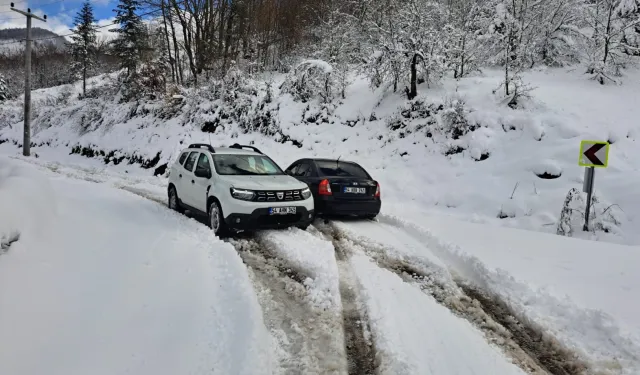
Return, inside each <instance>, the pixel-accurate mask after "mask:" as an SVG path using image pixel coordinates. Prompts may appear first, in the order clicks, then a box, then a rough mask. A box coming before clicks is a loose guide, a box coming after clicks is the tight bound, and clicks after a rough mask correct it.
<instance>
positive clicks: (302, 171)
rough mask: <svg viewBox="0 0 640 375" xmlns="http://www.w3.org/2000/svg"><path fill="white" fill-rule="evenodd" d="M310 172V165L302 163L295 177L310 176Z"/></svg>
mask: <svg viewBox="0 0 640 375" xmlns="http://www.w3.org/2000/svg"><path fill="white" fill-rule="evenodd" d="M310 171H311V166H309V164H307V163H302V164H300V167H299V168H298V170H297V171H296V173H294V176H297V177H305V176H309V174H310V173H309V172H310Z"/></svg>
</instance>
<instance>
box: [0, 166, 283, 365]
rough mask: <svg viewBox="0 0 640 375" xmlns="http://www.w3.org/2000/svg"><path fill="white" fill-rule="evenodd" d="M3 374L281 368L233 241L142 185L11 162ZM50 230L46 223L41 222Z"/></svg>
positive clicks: (5, 217)
mask: <svg viewBox="0 0 640 375" xmlns="http://www.w3.org/2000/svg"><path fill="white" fill-rule="evenodd" d="M0 175H1V176H2V178H0V184H1V187H0V191H1V194H0V197H1V199H2V200H1V201H0V218H1V219H2V222H1V223H0V233H3V236H4V234H5V233H12V232H13V231H16V230H17V231H19V233H20V238H19V240H17V241H16V242H13V243H12V244H11V246H10V247H8V248H7V249H6V250H3V252H4V253H3V254H2V255H0V332H2V334H0V373H2V374H25V375H27V374H34V375H35V374H42V373H43V372H46V373H49V374H89V373H91V374H124V373H135V374H204V373H208V374H210V373H214V374H258V373H259V374H271V373H273V371H274V370H273V369H274V367H273V365H274V363H272V358H273V352H272V344H271V338H270V336H269V334H268V332H267V330H266V328H265V326H264V323H263V320H262V315H261V310H260V307H259V305H258V301H257V298H256V296H255V293H254V290H253V287H252V285H251V283H250V281H249V278H248V275H247V270H246V268H245V267H244V266H243V264H242V262H241V260H240V258H239V257H238V255H237V254H236V252H235V250H234V249H233V247H231V246H230V245H228V244H225V243H223V242H222V241H220V240H218V239H217V238H215V237H214V236H213V235H212V234H211V232H210V231H208V230H207V229H206V228H205V227H203V226H202V225H200V224H198V223H195V222H193V221H192V220H189V219H186V218H184V217H180V216H178V215H177V214H175V213H173V212H171V211H169V210H167V209H166V208H164V207H162V206H160V205H158V204H156V203H153V202H150V201H148V200H146V199H143V198H141V197H138V196H136V195H133V194H131V193H128V192H125V191H122V190H118V189H113V188H111V187H105V186H101V185H100V184H94V183H90V182H86V181H80V180H75V179H68V178H66V177H62V176H60V175H58V174H54V173H50V172H49V173H47V172H46V171H41V170H36V169H35V168H34V167H33V166H30V165H28V164H26V163H24V162H22V161H15V160H9V159H7V158H6V157H2V158H0ZM38 227H39V228H38Z"/></svg>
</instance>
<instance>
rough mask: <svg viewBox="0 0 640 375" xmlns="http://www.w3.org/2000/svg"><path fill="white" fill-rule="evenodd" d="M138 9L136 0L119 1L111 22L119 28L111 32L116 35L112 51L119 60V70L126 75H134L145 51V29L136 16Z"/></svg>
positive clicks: (139, 18)
mask: <svg viewBox="0 0 640 375" xmlns="http://www.w3.org/2000/svg"><path fill="white" fill-rule="evenodd" d="M139 7H140V2H139V1H138V0H120V2H119V4H118V6H117V8H116V9H115V12H116V17H115V20H114V21H113V22H114V23H115V24H118V25H119V27H118V28H116V29H112V30H111V31H112V32H115V33H117V34H118V37H117V38H116V39H115V40H114V41H113V51H114V53H115V54H116V56H118V57H119V58H120V61H121V68H123V69H126V70H127V73H128V75H132V74H135V73H136V69H137V67H138V66H139V64H140V61H141V60H142V55H143V53H144V52H145V51H146V50H147V32H146V28H145V26H144V24H143V23H142V18H141V17H140V16H139V15H137V14H136V12H137V10H138V8H139Z"/></svg>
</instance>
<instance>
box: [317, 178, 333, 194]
mask: <svg viewBox="0 0 640 375" xmlns="http://www.w3.org/2000/svg"><path fill="white" fill-rule="evenodd" d="M318 194H320V195H332V194H333V193H332V192H331V185H330V184H329V180H322V181H321V182H320V186H319V187H318Z"/></svg>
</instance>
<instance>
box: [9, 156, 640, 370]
mask: <svg viewBox="0 0 640 375" xmlns="http://www.w3.org/2000/svg"><path fill="white" fill-rule="evenodd" d="M33 164H36V165H39V166H40V168H39V169H40V170H39V171H38V170H35V168H34V167H33V166H28V165H26V164H25V163H24V162H22V161H13V160H11V161H9V160H8V159H0V177H4V179H2V181H0V205H4V206H3V208H4V207H10V208H11V209H12V210H15V211H16V212H18V208H19V207H22V206H21V205H19V204H16V201H15V200H14V201H11V200H10V199H5V200H3V199H1V198H3V197H6V196H7V195H3V194H2V193H4V191H10V192H12V194H13V195H14V197H16V199H17V200H20V199H22V200H24V199H26V198H27V197H29V196H31V195H33V194H37V191H34V190H33V185H34V184H33V183H32V181H34V180H33V178H39V180H37V182H38V183H37V184H36V185H38V186H40V185H42V189H41V190H42V193H43V195H44V196H46V197H47V199H35V200H34V201H33V202H28V201H27V203H30V204H27V205H26V208H27V210H23V211H21V212H20V215H16V220H15V221H11V220H9V221H7V220H4V219H6V218H7V216H6V215H5V216H2V215H0V237H3V238H8V235H7V234H11V233H14V234H15V233H18V234H19V236H18V237H19V238H18V240H17V241H15V242H13V243H12V244H11V245H10V247H8V250H5V251H6V253H4V254H3V255H0V374H4V373H11V374H14V373H15V374H36V373H40V372H41V371H42V369H45V368H46V369H47V372H48V373H52V374H63V373H64V374H75V373H78V374H80V373H92V374H93V373H96V374H101V373H105V374H106V373H110V374H121V373H128V372H132V373H136V374H143V375H144V374H154V375H155V374H165V373H166V374H175V373H194V374H203V373H214V374H215V373H220V374H260V373H265V374H267V373H270V374H299V373H317V374H369V373H371V374H373V373H376V374H406V375H410V374H411V375H412V374H445V375H475V374H523V373H529V374H548V373H551V374H556V373H557V374H580V375H582V374H584V375H588V374H591V373H594V372H593V371H596V370H597V371H600V372H598V373H599V374H607V375H609V374H612V375H613V374H615V375H619V374H625V375H626V374H636V373H637V372H634V371H635V370H636V369H640V367H638V363H639V362H638V360H637V358H636V357H635V356H634V355H633V353H630V352H629V350H625V349H624V348H625V347H626V348H627V349H629V348H633V347H634V345H636V344H635V343H633V342H632V341H633V337H632V336H629V337H628V335H626V333H625V332H619V331H617V328H613V329H607V328H606V327H600V326H598V325H596V324H595V323H594V324H591V323H589V322H588V321H587V322H584V321H583V322H582V324H578V323H576V325H575V326H574V327H570V326H563V325H561V323H562V322H563V320H562V319H565V320H566V319H569V317H579V316H582V315H581V314H584V313H585V312H584V311H585V310H581V309H580V307H579V306H570V305H569V304H568V303H567V304H565V305H562V306H559V307H558V308H556V309H555V310H553V309H547V308H546V307H548V306H549V303H551V302H553V301H554V299H552V298H551V297H550V296H547V295H546V294H545V293H543V292H541V291H537V292H536V290H535V289H532V288H534V287H535V286H536V285H540V284H541V283H542V282H543V281H544V280H546V279H536V278H535V277H534V276H536V275H537V274H538V273H536V272H535V270H531V272H525V271H526V270H520V271H518V269H517V267H515V266H517V265H518V264H519V263H518V262H516V261H517V260H518V259H519V258H518V256H519V255H518V254H520V252H523V251H526V252H527V253H523V254H525V255H524V256H525V258H523V259H526V257H530V256H531V253H532V252H533V251H534V248H532V247H531V246H529V244H525V243H522V241H515V242H514V244H513V245H512V246H514V248H511V249H509V251H501V253H500V254H501V255H500V257H498V258H496V257H495V256H493V257H492V255H491V253H490V252H489V253H487V254H482V251H481V250H482V248H483V246H490V247H488V248H489V249H492V248H494V247H495V246H492V244H494V243H495V241H497V240H498V239H499V238H502V236H506V234H505V235H500V236H493V237H492V236H490V235H488V237H490V238H488V239H487V240H486V243H485V242H484V241H485V240H484V239H483V238H482V237H481V236H479V235H476V234H475V232H474V230H472V229H473V228H466V229H465V233H466V234H467V235H469V236H470V237H469V238H465V239H464V240H465V241H462V239H456V238H455V237H456V236H457V232H456V231H455V228H458V227H459V224H456V223H451V224H450V227H448V228H439V233H440V232H441V234H443V235H447V236H450V237H451V238H453V239H454V240H457V242H458V243H461V244H464V245H465V248H464V251H478V254H481V258H480V259H476V258H470V257H469V256H468V255H466V254H465V252H464V251H463V249H460V248H455V247H453V246H452V245H447V244H446V243H444V242H442V241H440V239H439V238H438V237H437V236H435V235H433V234H431V233H430V232H426V231H422V230H421V229H420V227H419V226H416V225H413V224H411V225H410V224H408V223H406V222H403V221H402V220H398V219H397V218H393V217H390V216H385V215H382V216H381V217H380V220H379V222H362V221H354V222H349V221H333V222H330V223H322V222H321V221H317V222H316V223H314V225H313V226H311V227H310V228H309V229H308V230H307V231H301V230H299V229H295V228H293V229H289V230H282V231H261V232H258V233H256V234H254V235H247V236H241V237H240V238H237V239H232V240H228V242H226V243H225V242H222V241H220V240H219V239H217V238H215V237H214V236H212V234H211V232H210V230H208V228H206V226H204V225H202V224H200V223H198V222H197V221H195V220H192V219H189V218H187V217H185V216H182V215H178V214H176V213H174V212H172V211H169V210H168V209H167V208H166V203H165V202H164V201H165V196H164V195H165V191H164V186H165V185H163V183H162V181H161V180H159V179H145V178H138V177H132V176H122V175H120V176H116V175H111V174H109V173H106V172H105V171H98V172H97V173H96V171H95V170H90V169H87V170H84V169H78V168H71V167H67V166H62V165H55V164H48V163H42V162H35V163H33ZM7 165H9V166H13V167H15V166H19V168H18V169H19V171H21V172H24V171H26V169H24V168H26V167H27V166H28V167H29V168H31V169H33V170H32V171H30V172H29V173H27V174H24V173H22V174H21V173H16V172H15V171H16V169H15V168H14V169H11V168H9V169H7V168H6V166H7ZM3 167H5V168H4V169H3ZM52 170H53V171H54V172H56V173H51V171H52ZM7 176H9V177H10V178H9V179H7V178H6V177H7ZM16 176H17V177H18V178H17V179H16ZM43 176H44V177H45V178H43ZM69 177H72V178H69ZM79 179H80V180H85V181H80V180H79ZM7 181H8V182H7ZM87 181H91V182H87ZM30 182H31V183H30ZM45 185H46V186H49V188H48V189H46V186H45ZM29 186H31V189H32V190H29ZM7 187H9V188H10V190H7ZM3 189H5V190H3ZM41 214H42V215H41ZM12 217H13V216H12ZM30 219H33V220H30ZM420 220H423V222H424V218H417V219H416V220H414V222H417V223H420V222H421V221H420ZM45 224H46V225H45ZM429 227H433V228H437V227H438V225H436V223H431V224H429ZM479 229H482V230H483V231H487V230H490V228H489V227H485V226H483V227H482V228H479ZM449 232H450V233H449ZM482 233H484V232H482ZM535 235H536V234H533V233H531V236H535ZM471 236H472V237H471ZM9 237H10V236H9ZM14 237H15V236H14ZM12 238H13V237H12ZM505 238H508V236H507V237H505ZM554 238H555V237H553V236H549V237H548V238H547V241H548V243H547V245H546V248H548V249H554V248H555V242H554V240H553V239H554ZM560 240H561V241H563V242H562V243H563V244H564V245H566V246H569V245H576V244H578V245H579V244H580V243H581V242H580V241H577V242H576V240H569V241H567V239H564V238H561V239H560ZM529 242H535V241H533V238H532V239H530V241H529ZM593 244H595V242H594V243H593ZM481 245H482V246H481ZM516 245H517V247H518V248H515V246H516ZM593 246H594V248H593V249H592V251H591V252H590V253H589V256H590V257H591V258H592V259H597V258H598V256H599V255H598V254H600V253H601V252H602V250H601V249H599V248H597V245H593ZM519 248H521V249H519ZM514 249H516V250H519V251H520V252H518V251H516V250H514ZM491 251H492V250H491ZM555 251H558V250H557V249H556V250H555ZM0 254H1V253H0ZM552 254H553V252H549V253H548V254H547V253H545V256H546V257H547V258H548V259H551V255H552ZM620 257H621V258H624V259H626V260H628V261H631V260H633V259H635V258H634V257H635V255H634V254H633V253H630V254H627V255H623V254H621V255H620ZM558 259H560V260H561V258H560V257H558ZM624 259H623V260H624ZM498 260H500V261H502V263H500V264H499V266H500V267H505V268H506V270H507V271H509V272H512V273H513V272H515V273H513V274H509V273H507V272H505V271H504V270H496V271H494V270H493V269H492V268H491V266H492V264H493V263H495V262H497V261H498ZM623 260H621V262H622V261H623ZM243 262H244V264H243ZM547 262H548V261H547ZM543 263H545V262H543ZM527 264H533V263H530V262H529V263H527ZM545 264H546V263H545ZM616 267H617V266H616ZM537 268H538V269H540V268H543V267H541V266H538V267H537ZM565 268H566V267H565ZM614 268H615V267H614ZM618 268H619V267H618ZM618 268H616V269H618ZM578 271H579V270H578V269H575V272H576V275H574V276H572V277H573V278H576V277H578V276H580V273H579V272H578ZM25 275H26V276H25ZM514 275H515V276H518V277H525V278H526V279H525V281H531V282H532V283H533V286H529V285H527V284H526V283H525V282H519V281H517V278H514V277H513V276H514ZM550 276H551V277H554V278H555V280H556V284H557V287H562V288H564V287H566V286H570V285H571V284H568V282H569V281H571V280H570V279H567V278H561V277H559V276H560V274H552V275H550ZM634 280H636V278H632V277H631V275H626V274H625V275H622V274H620V275H619V276H618V279H617V281H616V283H611V282H610V283H605V282H601V283H600V285H601V288H600V289H599V290H597V292H598V293H607V292H611V291H615V290H616V289H615V288H619V287H620V286H621V285H622V286H625V285H626V287H628V288H630V289H629V293H631V292H632V290H635V289H636V288H635V287H634V285H635V284H634V283H635V282H636V281H634ZM467 282H469V283H467ZM624 283H626V284H624ZM516 286H517V287H518V289H517V290H516V289H514V288H515V287H516ZM478 288H480V289H478ZM625 290H626V289H625ZM515 291H519V293H520V295H521V296H522V299H523V301H520V300H519V299H518V298H514V296H513V295H512V294H511V293H513V292H515ZM566 291H568V292H571V294H572V295H573V296H579V294H577V292H576V291H574V290H571V289H570V288H568V289H566ZM485 292H487V293H485ZM585 293H586V292H585ZM585 296H588V297H593V298H597V295H594V294H593V293H591V292H589V293H586V294H585ZM533 297H535V298H533ZM527 301H529V302H530V301H533V302H534V303H533V304H528V303H529V302H527ZM609 305H611V306H598V307H600V308H602V309H603V311H602V312H600V315H599V316H601V317H603V319H604V318H606V319H607V320H606V321H607V322H609V323H607V324H614V325H613V326H611V327H615V324H618V323H620V322H623V320H622V319H618V320H619V321H613V320H611V321H610V320H609V314H611V315H612V316H613V317H614V318H616V319H617V318H618V317H617V315H616V314H615V312H616V311H618V310H619V311H621V312H624V313H630V312H633V311H635V310H634V309H635V308H636V307H635V305H633V304H628V303H626V304H625V303H623V302H620V301H619V303H618V304H617V305H615V306H614V305H612V304H609ZM612 306H613V307H614V308H616V309H617V310H616V309H612V308H611V307H612ZM616 306H617V307H616ZM618 307H619V308H618ZM623 307H624V308H625V309H626V310H621V308H623ZM560 308H562V310H560ZM607 308H609V310H611V311H608V310H607ZM543 313H544V314H545V315H544V316H542V315H541V314H543ZM563 316H564V317H565V318H563ZM621 316H622V317H625V316H627V317H628V314H627V315H621ZM529 320H533V321H534V323H537V324H533V325H532V324H529ZM549 320H551V321H549ZM559 323H560V324H559ZM592 323H593V322H592ZM626 323H629V324H635V320H634V319H631V318H629V319H627V321H626ZM580 327H583V328H585V329H588V330H589V331H588V332H589V337H590V338H591V339H590V340H587V339H585V338H584V337H582V336H580V335H579V333H578V329H579V328H580ZM632 327H633V326H632ZM542 334H544V337H545V339H544V340H540V339H539V337H541V336H540V335H542ZM556 339H560V340H559V341H558V340H556ZM629 340H632V341H629ZM625 343H628V344H629V345H627V344H625ZM596 345H599V346H600V348H596ZM77 353H82V355H80V356H79V355H78V354H77ZM25 358H38V359H39V360H38V361H27V360H25ZM593 361H595V362H593ZM96 364H101V366H97V365H96ZM102 364H104V365H102ZM45 366H46V367H45ZM97 367H99V368H98V369H96V368H97Z"/></svg>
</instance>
